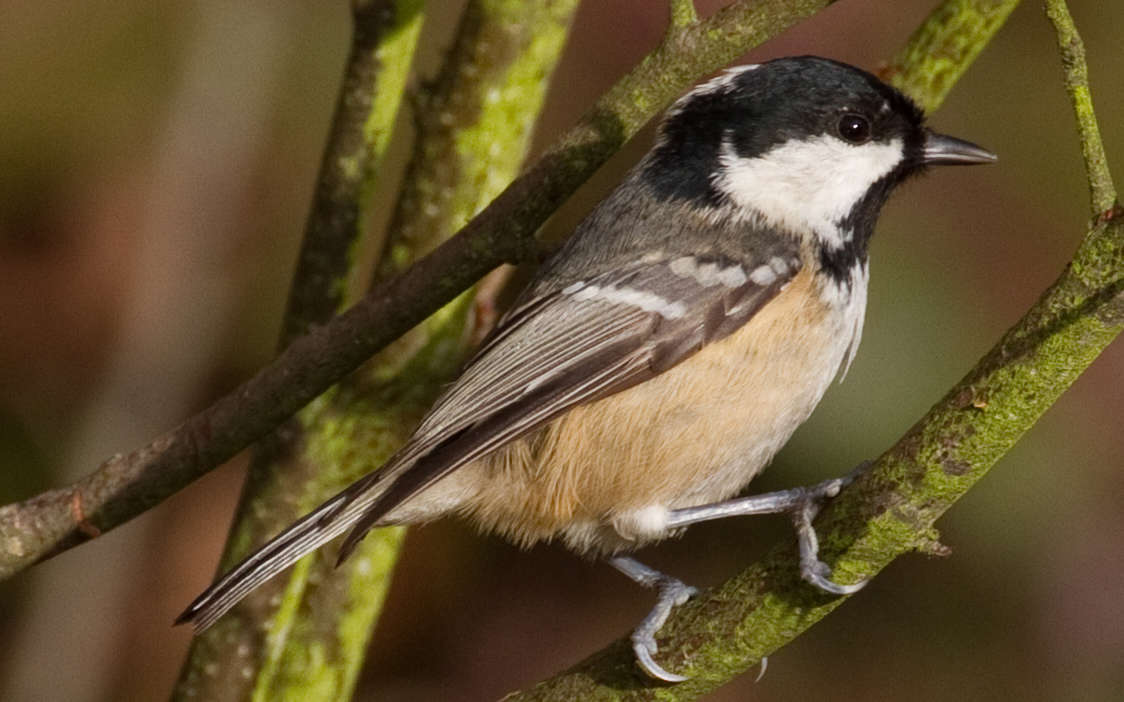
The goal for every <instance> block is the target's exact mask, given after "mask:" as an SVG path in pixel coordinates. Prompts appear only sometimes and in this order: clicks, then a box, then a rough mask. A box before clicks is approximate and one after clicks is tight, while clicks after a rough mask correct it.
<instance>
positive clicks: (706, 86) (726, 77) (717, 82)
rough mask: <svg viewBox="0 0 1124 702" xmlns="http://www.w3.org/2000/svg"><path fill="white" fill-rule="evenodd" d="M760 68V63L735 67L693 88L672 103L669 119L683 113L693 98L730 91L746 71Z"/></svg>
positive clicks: (668, 114) (668, 113) (668, 112)
mask: <svg viewBox="0 0 1124 702" xmlns="http://www.w3.org/2000/svg"><path fill="white" fill-rule="evenodd" d="M758 68H761V64H759V63H748V64H746V65H744V66H733V67H731V68H727V69H726V70H724V71H722V73H720V74H718V75H717V76H715V77H714V78H711V79H710V80H708V81H707V82H705V83H699V84H698V85H696V86H695V87H694V88H692V89H691V91H690V92H689V93H687V94H686V95H684V96H683V97H681V98H679V99H678V100H676V101H675V102H674V103H672V105H671V108H670V109H668V111H667V117H673V116H675V115H677V114H679V113H680V112H682V111H683V108H684V107H686V105H687V103H688V102H690V101H691V100H692V99H693V98H696V97H699V96H700V95H711V94H714V93H721V92H725V91H727V90H729V89H730V86H732V85H733V84H734V81H736V80H737V79H738V76H740V75H741V74H743V73H745V72H746V71H753V70H756V69H758ZM665 119H666V117H665Z"/></svg>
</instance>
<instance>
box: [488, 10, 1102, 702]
mask: <svg viewBox="0 0 1124 702" xmlns="http://www.w3.org/2000/svg"><path fill="white" fill-rule="evenodd" d="M960 4H963V3H961V2H960V1H959V0H953V1H951V2H949V3H946V5H945V6H944V7H942V8H940V9H938V11H937V12H936V13H935V14H934V18H939V17H940V16H941V12H942V10H947V9H948V6H949V5H960ZM936 21H939V20H936ZM947 26H950V27H952V26H955V23H949V24H948V25H947ZM933 30H939V27H929V28H927V29H926V30H925V31H923V32H920V33H919V34H918V35H915V40H916V38H917V36H922V35H924V36H928V41H932V39H933ZM937 33H938V34H939V31H937ZM950 38H951V37H950ZM954 41H956V42H959V41H960V39H959V38H955V39H954ZM937 44H938V45H939V42H937ZM1064 45H1065V44H1064V43H1063V46H1064ZM903 55H909V51H908V50H907V51H906V52H903ZM961 55H962V56H974V55H975V52H963V53H961ZM1080 63H1081V66H1080V70H1081V71H1082V73H1083V72H1084V70H1085V69H1084V66H1083V62H1080ZM923 65H925V62H920V63H919V64H918V65H917V67H914V66H913V65H912V64H910V63H909V62H905V63H903V64H901V71H902V73H901V74H900V75H901V76H902V77H901V80H903V81H905V82H907V83H912V82H914V81H918V82H920V83H921V84H924V85H944V86H945V88H944V89H947V88H948V87H950V86H951V83H949V82H947V81H939V82H934V81H930V80H927V79H925V78H923V77H919V76H912V75H911V73H912V71H914V70H925V69H923V68H921V66H923ZM959 72H961V71H959V70H958V71H956V74H957V75H958V74H959ZM934 97H935V98H937V99H938V100H939V99H940V98H941V97H943V96H941V95H934ZM1086 114H1087V122H1086V124H1085V125H1082V127H1081V128H1080V132H1081V134H1082V140H1083V142H1084V141H1085V140H1087V139H1088V138H1089V136H1088V135H1090V134H1095V133H1096V131H1097V130H1096V119H1095V116H1094V115H1093V114H1092V112H1091V109H1090V111H1089V112H1087V113H1086ZM1097 172H1098V169H1094V168H1090V174H1089V177H1090V181H1092V180H1093V179H1094V178H1095V177H1096V176H1097ZM1100 172H1105V171H1100ZM1091 187H1095V186H1091ZM1117 211H1118V208H1115V209H1113V210H1112V212H1117ZM1121 330H1124V218H1122V217H1119V216H1110V217H1103V216H1102V217H1099V218H1098V219H1096V220H1095V221H1094V223H1093V226H1092V227H1091V229H1090V230H1089V231H1088V233H1087V234H1086V236H1085V238H1084V240H1083V241H1082V243H1081V245H1080V247H1079V248H1078V250H1077V252H1076V253H1075V255H1074V258H1073V260H1072V261H1071V262H1070V264H1069V265H1068V266H1067V267H1066V269H1065V271H1064V272H1063V273H1062V275H1061V276H1060V277H1059V279H1058V280H1057V281H1056V282H1055V283H1054V284H1053V285H1052V286H1051V287H1050V288H1049V289H1048V290H1047V291H1046V292H1045V293H1044V294H1043V296H1042V298H1041V299H1040V300H1039V301H1038V302H1037V303H1036V304H1035V305H1034V306H1033V307H1032V308H1031V309H1030V310H1029V311H1028V312H1027V313H1026V315H1024V317H1023V318H1022V319H1021V320H1020V321H1019V322H1018V323H1017V324H1016V325H1015V326H1014V327H1012V328H1011V329H1010V330H1009V331H1008V332H1007V333H1006V334H1005V335H1004V336H1003V337H1002V338H1001V339H1000V340H999V342H998V343H997V344H996V346H995V347H994V348H993V349H992V350H991V351H990V352H989V353H988V354H987V355H986V356H984V358H983V359H982V360H981V361H980V362H979V363H978V364H977V365H976V367H975V368H973V369H972V370H971V371H970V372H969V373H968V375H967V376H965V378H964V379H963V380H961V381H960V382H959V383H958V384H957V385H956V386H955V387H953V388H952V389H951V390H950V391H949V392H948V394H947V395H946V396H945V397H944V398H943V399H942V400H941V401H940V402H938V403H937V404H936V405H935V406H934V407H933V408H932V409H931V410H929V412H928V413H927V414H926V415H925V416H924V417H923V418H922V419H921V420H920V421H919V422H918V423H917V424H916V425H914V426H913V427H912V428H911V429H910V430H909V431H908V432H907V433H906V435H905V436H904V437H902V438H901V439H900V440H899V441H898V442H897V443H896V444H895V445H894V446H893V447H891V448H890V449H889V450H888V451H886V453H884V454H883V455H882V456H881V457H880V458H879V459H878V460H877V461H876V462H875V463H874V465H873V466H872V467H871V469H870V470H869V471H868V472H867V473H866V474H864V475H863V476H862V477H861V478H860V479H859V480H858V481H857V482H856V483H855V484H853V485H852V486H850V487H849V488H847V489H846V490H844V491H843V493H841V494H840V496H839V497H837V498H836V499H835V500H833V501H832V503H831V504H830V506H829V507H828V508H827V509H826V510H825V511H824V513H823V515H822V516H821V518H820V519H819V520H818V521H817V524H816V526H817V530H818V532H819V535H820V538H821V546H822V550H821V555H822V556H823V557H825V558H826V559H827V560H828V562H829V563H831V564H832V567H833V568H834V573H835V577H836V578H837V579H838V580H839V581H840V582H844V583H846V582H854V581H857V580H859V579H861V578H869V577H872V576H874V575H875V574H876V573H878V572H879V571H880V570H881V569H882V568H884V567H885V566H886V565H888V564H889V563H890V562H891V561H892V560H893V559H894V558H896V557H897V556H899V555H902V554H904V553H908V552H910V551H921V552H931V551H932V550H933V545H934V544H935V543H937V542H936V536H935V534H936V532H935V530H934V528H933V525H934V523H935V522H936V520H937V519H938V518H939V517H940V516H941V515H942V514H943V513H944V512H945V511H946V510H947V509H948V508H949V507H951V506H952V504H954V503H955V502H956V501H957V500H958V499H959V498H960V497H962V496H963V495H964V494H965V492H966V491H967V490H968V489H969V488H971V487H972V486H973V485H974V484H975V483H976V482H977V481H978V480H979V479H980V478H981V477H983V475H984V474H986V473H987V471H988V470H989V469H990V468H991V467H992V466H994V465H995V463H996V462H997V461H998V460H999V459H1000V458H1001V457H1002V456H1003V455H1005V454H1006V453H1007V452H1008V451H1009V450H1010V449H1011V448H1012V447H1013V446H1014V444H1015V443H1016V442H1017V441H1018V439H1019V438H1020V437H1021V436H1022V435H1023V433H1025V432H1026V431H1027V430H1029V429H1030V428H1031V426H1033V425H1034V423H1035V422H1036V421H1037V420H1038V418H1039V417H1041V416H1042V414H1043V413H1045V411H1046V410H1047V409H1049V408H1050V406H1051V405H1052V404H1053V403H1054V402H1055V401H1056V400H1057V398H1058V397H1059V396H1060V395H1061V393H1062V392H1064V391H1065V389H1066V388H1068V387H1069V385H1070V384H1072V383H1073V381H1074V380H1076V379H1077V377H1078V376H1079V375H1080V374H1081V373H1082V372H1083V371H1084V370H1085V369H1086V368H1087V367H1088V366H1089V364H1091V363H1092V362H1093V360H1094V359H1096V357H1097V356H1098V355H1099V354H1100V353H1101V352H1102V351H1103V350H1104V349H1105V347H1107V345H1108V344H1109V343H1110V342H1111V341H1112V340H1113V339H1115V338H1116V337H1117V336H1118V335H1119V333H1120V331H1121ZM844 599H845V598H837V597H831V596H828V595H826V594H824V593H822V592H819V591H817V590H815V589H813V588H812V587H810V586H808V585H807V584H805V583H803V582H802V581H801V579H800V577H799V565H798V558H797V555H796V548H795V546H794V545H793V544H791V543H786V544H782V545H778V546H776V547H775V548H774V549H772V551H771V552H770V553H769V554H768V555H767V556H766V557H765V558H764V559H763V560H761V561H760V562H758V563H756V564H754V565H752V566H751V567H749V568H748V569H746V570H745V571H743V572H742V573H740V574H739V575H737V576H736V577H734V578H732V579H730V580H729V581H727V582H726V583H724V584H723V585H722V586H720V587H718V588H716V589H715V590H713V591H711V592H708V593H705V594H704V595H703V596H701V597H699V598H697V599H695V600H693V601H691V602H690V603H688V604H687V605H685V606H683V607H681V608H680V609H678V610H676V611H675V613H674V614H673V616H672V617H671V619H670V620H669V621H668V623H667V625H666V626H665V627H664V629H663V630H662V632H661V637H660V646H661V650H662V651H665V652H666V653H665V654H663V655H662V656H661V657H660V663H661V664H662V665H663V666H664V667H666V668H667V669H669V670H673V671H675V672H677V673H681V674H685V675H689V676H691V679H690V680H688V681H687V682H686V683H682V684H678V685H674V686H670V687H669V686H661V685H656V684H654V683H652V681H650V680H647V679H645V678H644V676H643V675H642V674H641V673H640V672H639V671H638V670H637V669H636V667H635V664H634V661H633V655H632V653H631V651H630V650H629V644H628V642H627V641H626V640H623V639H622V640H620V641H617V642H616V643H614V644H613V645H611V646H610V647H608V648H607V649H605V650H603V651H601V652H599V653H597V654H595V655H594V656H592V657H591V658H589V659H587V660H586V661H584V662H583V663H580V664H578V665H577V666H575V667H574V668H572V669H571V670H569V671H566V672H564V673H562V674H560V675H559V676H557V677H555V678H552V679H550V680H547V681H545V682H543V683H540V684H539V685H538V686H536V687H534V688H532V689H530V690H528V691H526V692H522V693H517V694H513V695H510V696H508V697H507V698H505V702H516V701H517V700H519V701H523V700H537V701H540V702H545V701H548V700H571V699H582V700H626V699H645V700H650V699H661V700H690V699H695V698H697V697H699V696H700V695H703V694H705V693H707V692H709V691H711V690H713V689H715V688H716V687H718V686H720V685H722V684H724V683H725V682H727V681H729V680H730V679H731V678H732V677H734V676H736V675H738V674H740V673H742V672H743V671H745V670H746V669H748V668H749V667H751V666H753V665H755V664H757V663H758V662H759V661H760V660H761V659H762V658H763V657H765V656H767V655H769V654H770V653H772V652H773V651H775V650H777V649H778V648H780V647H781V646H783V645H785V644H786V643H788V642H789V641H791V640H792V639H793V638H795V637H796V636H798V635H799V634H800V633H802V632H803V631H805V630H806V629H807V628H809V627H810V626H812V625H813V624H815V623H816V622H817V621H819V620H820V619H822V618H823V617H824V616H826V615H827V614H828V613H829V612H831V611H832V610H833V609H834V608H835V607H837V606H839V605H840V604H841V603H842V602H843V600H844Z"/></svg>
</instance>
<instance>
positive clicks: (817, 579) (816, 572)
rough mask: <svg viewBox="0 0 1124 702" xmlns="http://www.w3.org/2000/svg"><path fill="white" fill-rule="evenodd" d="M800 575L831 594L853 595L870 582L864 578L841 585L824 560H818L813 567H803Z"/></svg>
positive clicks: (809, 582) (805, 580)
mask: <svg viewBox="0 0 1124 702" xmlns="http://www.w3.org/2000/svg"><path fill="white" fill-rule="evenodd" d="M800 577H802V578H803V579H804V582H806V583H808V584H810V585H813V586H814V587H817V588H819V589H820V590H823V591H824V592H826V593H828V594H831V595H853V594H855V593H856V592H858V591H859V590H861V589H863V588H864V587H866V584H867V583H868V582H870V580H869V579H868V578H864V579H862V580H860V581H858V582H857V583H853V584H851V585H841V584H840V583H837V582H835V581H834V580H832V579H831V568H830V567H829V566H828V565H827V564H826V563H824V562H823V561H816V562H815V566H813V567H811V568H804V567H801V568H800Z"/></svg>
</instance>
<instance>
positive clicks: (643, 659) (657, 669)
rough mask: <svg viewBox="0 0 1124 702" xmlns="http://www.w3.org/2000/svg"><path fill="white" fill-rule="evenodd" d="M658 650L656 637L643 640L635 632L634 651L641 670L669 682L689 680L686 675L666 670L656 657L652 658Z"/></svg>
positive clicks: (652, 676)
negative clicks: (657, 661)
mask: <svg viewBox="0 0 1124 702" xmlns="http://www.w3.org/2000/svg"><path fill="white" fill-rule="evenodd" d="M649 649H650V650H649ZM656 650H657V646H656V640H655V639H654V638H651V637H649V639H648V641H642V640H640V637H638V636H636V635H635V634H633V636H632V651H633V653H635V654H636V664H637V665H639V666H640V669H641V670H643V671H644V672H645V673H647V674H648V677H651V678H655V679H656V680H662V681H663V682H669V683H680V682H683V681H685V680H688V678H687V677H686V676H683V675H679V674H677V673H672V672H671V671H669V670H665V669H664V668H663V667H662V666H661V665H660V664H659V663H656V661H655V659H653V658H652V654H653V653H655V652H656Z"/></svg>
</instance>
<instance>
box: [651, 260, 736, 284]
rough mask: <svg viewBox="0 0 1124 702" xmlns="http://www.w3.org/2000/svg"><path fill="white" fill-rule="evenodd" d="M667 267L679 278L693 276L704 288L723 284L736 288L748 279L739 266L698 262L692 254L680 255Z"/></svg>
mask: <svg viewBox="0 0 1124 702" xmlns="http://www.w3.org/2000/svg"><path fill="white" fill-rule="evenodd" d="M667 267H668V269H670V270H671V272H672V273H674V274H675V275H677V276H679V277H680V278H693V279H694V280H695V282H697V283H698V284H699V285H701V286H703V287H704V288H709V287H713V286H715V285H724V286H726V287H727V288H736V287H738V286H740V285H745V281H746V280H748V278H747V277H746V274H745V271H744V270H743V269H742V267H741V266H739V265H737V264H734V265H732V266H728V267H726V268H719V267H718V264H717V263H699V260H698V259H697V258H695V257H694V256H681V257H679V258H677V259H675V260H673V261H671V262H670V263H668V264H667Z"/></svg>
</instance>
